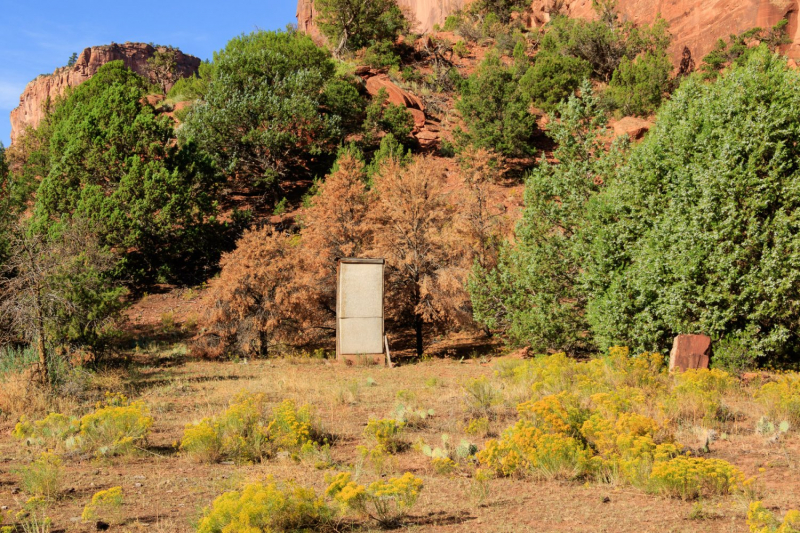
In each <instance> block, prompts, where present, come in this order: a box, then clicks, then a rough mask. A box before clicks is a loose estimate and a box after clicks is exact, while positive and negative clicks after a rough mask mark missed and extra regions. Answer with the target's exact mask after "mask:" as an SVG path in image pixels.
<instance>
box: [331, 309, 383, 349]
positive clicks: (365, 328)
mask: <svg viewBox="0 0 800 533" xmlns="http://www.w3.org/2000/svg"><path fill="white" fill-rule="evenodd" d="M339 353H342V354H355V355H359V354H376V353H383V318H382V317H365V318H341V319H339Z"/></svg>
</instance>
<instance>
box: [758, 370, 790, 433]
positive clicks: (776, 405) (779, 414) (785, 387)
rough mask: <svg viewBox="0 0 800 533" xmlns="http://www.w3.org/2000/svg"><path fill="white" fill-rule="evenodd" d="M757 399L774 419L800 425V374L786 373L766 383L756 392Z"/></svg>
mask: <svg viewBox="0 0 800 533" xmlns="http://www.w3.org/2000/svg"><path fill="white" fill-rule="evenodd" d="M755 397H756V401H757V402H758V403H759V404H761V405H762V406H763V407H764V408H765V409H766V411H767V416H769V417H770V418H771V419H773V420H786V421H788V422H789V423H791V424H792V426H794V427H798V426H800V374H797V373H794V374H786V375H783V376H780V377H779V378H778V379H777V381H773V382H770V383H766V384H765V385H763V386H762V387H761V388H760V389H759V390H758V392H756V395H755Z"/></svg>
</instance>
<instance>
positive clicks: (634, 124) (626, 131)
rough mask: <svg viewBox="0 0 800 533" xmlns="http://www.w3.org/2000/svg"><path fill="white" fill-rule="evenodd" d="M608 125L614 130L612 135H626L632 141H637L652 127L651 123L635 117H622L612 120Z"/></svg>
mask: <svg viewBox="0 0 800 533" xmlns="http://www.w3.org/2000/svg"><path fill="white" fill-rule="evenodd" d="M609 126H611V131H613V132H614V137H620V136H622V135H627V136H628V137H630V139H631V140H632V141H637V140H639V139H641V138H643V137H644V134H645V133H647V132H648V131H649V130H650V128H652V127H653V123H652V122H651V121H649V120H644V119H641V118H637V117H623V118H621V119H620V120H612V121H611V123H610V124H609Z"/></svg>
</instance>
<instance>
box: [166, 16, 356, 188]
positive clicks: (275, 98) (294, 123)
mask: <svg viewBox="0 0 800 533" xmlns="http://www.w3.org/2000/svg"><path fill="white" fill-rule="evenodd" d="M213 65H214V66H213V77H212V79H211V81H210V82H209V83H208V86H207V88H206V89H205V94H203V95H202V98H201V100H200V101H199V102H197V103H195V104H194V105H193V106H192V108H191V111H190V112H189V113H188V116H187V117H186V121H185V122H184V124H183V126H182V127H181V129H180V131H179V136H180V139H181V140H182V143H183V144H185V143H187V142H190V141H195V142H197V143H198V144H199V146H200V147H201V148H203V149H204V150H205V151H207V152H208V153H210V154H212V155H213V158H214V161H215V162H216V164H217V166H218V168H220V169H221V170H222V171H223V172H224V174H225V175H226V176H227V177H228V178H230V179H231V180H232V181H235V182H238V183H239V184H242V185H244V186H247V187H251V188H254V189H255V190H257V191H261V192H262V193H263V194H264V195H265V197H267V198H269V199H271V200H272V201H276V200H277V199H278V198H280V197H282V196H283V195H282V194H281V191H280V186H281V181H282V180H286V179H299V178H302V177H310V176H313V175H314V174H315V173H316V172H319V171H320V170H321V169H324V170H327V169H328V168H329V167H330V162H331V159H332V155H333V154H335V152H336V148H337V146H338V145H339V144H340V142H341V141H342V140H343V138H344V135H345V133H346V131H347V130H348V128H351V127H354V124H356V123H357V122H358V120H357V119H358V117H359V116H360V115H361V114H363V108H364V103H363V99H362V98H361V97H360V95H359V94H358V90H357V89H356V87H355V86H354V85H353V84H352V83H350V82H349V81H345V80H342V79H340V78H338V77H336V75H335V70H336V66H335V64H334V62H333V61H332V59H331V57H330V54H329V53H328V52H327V51H326V50H323V49H322V48H319V47H318V46H317V45H315V44H314V42H313V41H312V40H311V38H310V37H308V36H307V35H303V34H300V33H298V32H296V31H294V30H291V29H289V30H287V31H277V32H275V31H269V32H267V31H257V32H254V33H251V34H248V35H242V36H240V37H237V38H235V39H232V40H231V41H230V42H229V43H228V44H227V45H226V46H225V48H224V49H223V50H221V51H220V52H216V53H215V54H214V63H213ZM324 170H323V171H324ZM315 171H316V172H315Z"/></svg>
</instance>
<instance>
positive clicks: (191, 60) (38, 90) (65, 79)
mask: <svg viewBox="0 0 800 533" xmlns="http://www.w3.org/2000/svg"><path fill="white" fill-rule="evenodd" d="M155 51H156V50H155V48H153V47H152V46H150V45H149V44H144V43H125V44H110V45H106V46H93V47H91V48H87V49H85V50H84V51H83V52H82V53H81V54H80V56H78V60H77V61H76V62H75V64H74V65H73V66H71V67H61V68H59V69H56V71H55V72H53V73H52V74H49V75H46V76H39V77H38V78H36V79H35V80H33V81H32V82H30V83H28V85H27V86H26V87H25V91H23V93H22V96H20V98H19V107H17V108H16V109H14V110H13V111H11V142H12V143H13V142H14V140H15V139H16V138H17V137H18V136H19V135H20V134H21V133H22V132H23V131H25V128H26V127H28V126H32V127H36V126H37V125H38V124H39V122H40V121H41V120H42V118H43V116H44V110H43V105H44V103H45V102H46V100H47V98H48V97H49V98H50V99H51V100H52V99H54V98H55V97H57V96H60V95H61V94H62V93H63V92H64V90H66V88H67V87H75V86H76V85H80V84H81V83H83V82H84V81H86V80H88V79H89V78H91V77H92V76H93V75H94V73H95V72H97V69H99V68H100V67H101V66H103V65H105V64H106V63H108V62H110V61H116V60H122V61H124V62H125V65H126V66H127V67H128V68H130V69H131V70H133V71H134V72H137V73H138V74H141V75H143V76H148V71H147V60H148V59H149V58H150V57H152V56H153V54H154V53H155ZM176 60H177V70H178V74H179V75H180V76H181V77H185V76H191V75H192V74H194V73H195V72H197V68H198V67H199V66H200V59H198V58H196V57H194V56H190V55H186V54H184V53H183V52H181V51H178V53H177V57H176Z"/></svg>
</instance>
